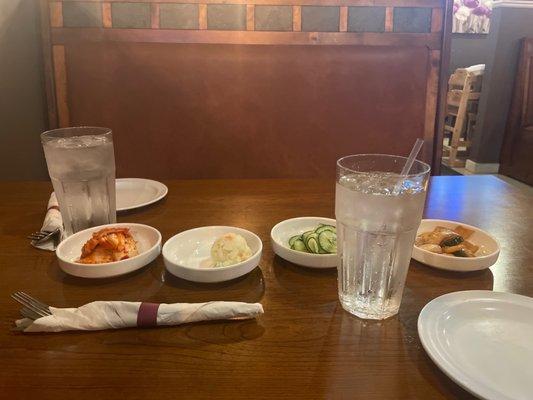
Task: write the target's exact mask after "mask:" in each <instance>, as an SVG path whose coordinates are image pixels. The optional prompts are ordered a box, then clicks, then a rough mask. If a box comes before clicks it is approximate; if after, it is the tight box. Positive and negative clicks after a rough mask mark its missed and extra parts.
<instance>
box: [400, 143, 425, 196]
mask: <svg viewBox="0 0 533 400" xmlns="http://www.w3.org/2000/svg"><path fill="white" fill-rule="evenodd" d="M423 144H424V140H423V139H420V138H418V139H416V142H415V144H414V146H413V149H412V150H411V153H409V157H407V161H406V162H405V165H404V166H403V169H402V172H400V176H406V175H408V174H409V171H410V170H411V168H412V167H413V163H414V162H415V160H416V156H417V155H418V153H419V151H420V149H421V148H422V145H423ZM402 183H403V179H400V180H399V181H398V183H397V184H396V186H395V187H394V194H398V193H399V191H400V189H401V187H402Z"/></svg>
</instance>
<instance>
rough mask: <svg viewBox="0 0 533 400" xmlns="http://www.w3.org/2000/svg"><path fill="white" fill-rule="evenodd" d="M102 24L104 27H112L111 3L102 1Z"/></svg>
mask: <svg viewBox="0 0 533 400" xmlns="http://www.w3.org/2000/svg"><path fill="white" fill-rule="evenodd" d="M102 24H103V26H104V28H111V27H113V16H112V15H111V3H109V2H105V3H102Z"/></svg>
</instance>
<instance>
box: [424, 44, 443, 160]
mask: <svg viewBox="0 0 533 400" xmlns="http://www.w3.org/2000/svg"><path fill="white" fill-rule="evenodd" d="M439 67H440V50H431V51H430V52H429V58H428V74H427V82H426V108H425V116H424V133H423V136H424V148H423V149H422V151H423V154H424V160H432V159H433V147H434V145H435V144H434V139H435V136H437V135H438V134H437V121H436V118H437V101H438V98H439Z"/></svg>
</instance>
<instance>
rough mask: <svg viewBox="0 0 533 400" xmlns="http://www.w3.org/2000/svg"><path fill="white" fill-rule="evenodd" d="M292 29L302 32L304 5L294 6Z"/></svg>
mask: <svg viewBox="0 0 533 400" xmlns="http://www.w3.org/2000/svg"><path fill="white" fill-rule="evenodd" d="M292 30H293V31H294V32H300V31H301V30H302V7H301V6H292Z"/></svg>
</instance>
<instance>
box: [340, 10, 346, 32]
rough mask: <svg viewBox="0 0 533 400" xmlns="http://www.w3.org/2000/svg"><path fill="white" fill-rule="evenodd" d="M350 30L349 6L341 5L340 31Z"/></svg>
mask: <svg viewBox="0 0 533 400" xmlns="http://www.w3.org/2000/svg"><path fill="white" fill-rule="evenodd" d="M347 30H348V7H346V6H341V7H340V12H339V31H341V32H346V31H347Z"/></svg>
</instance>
